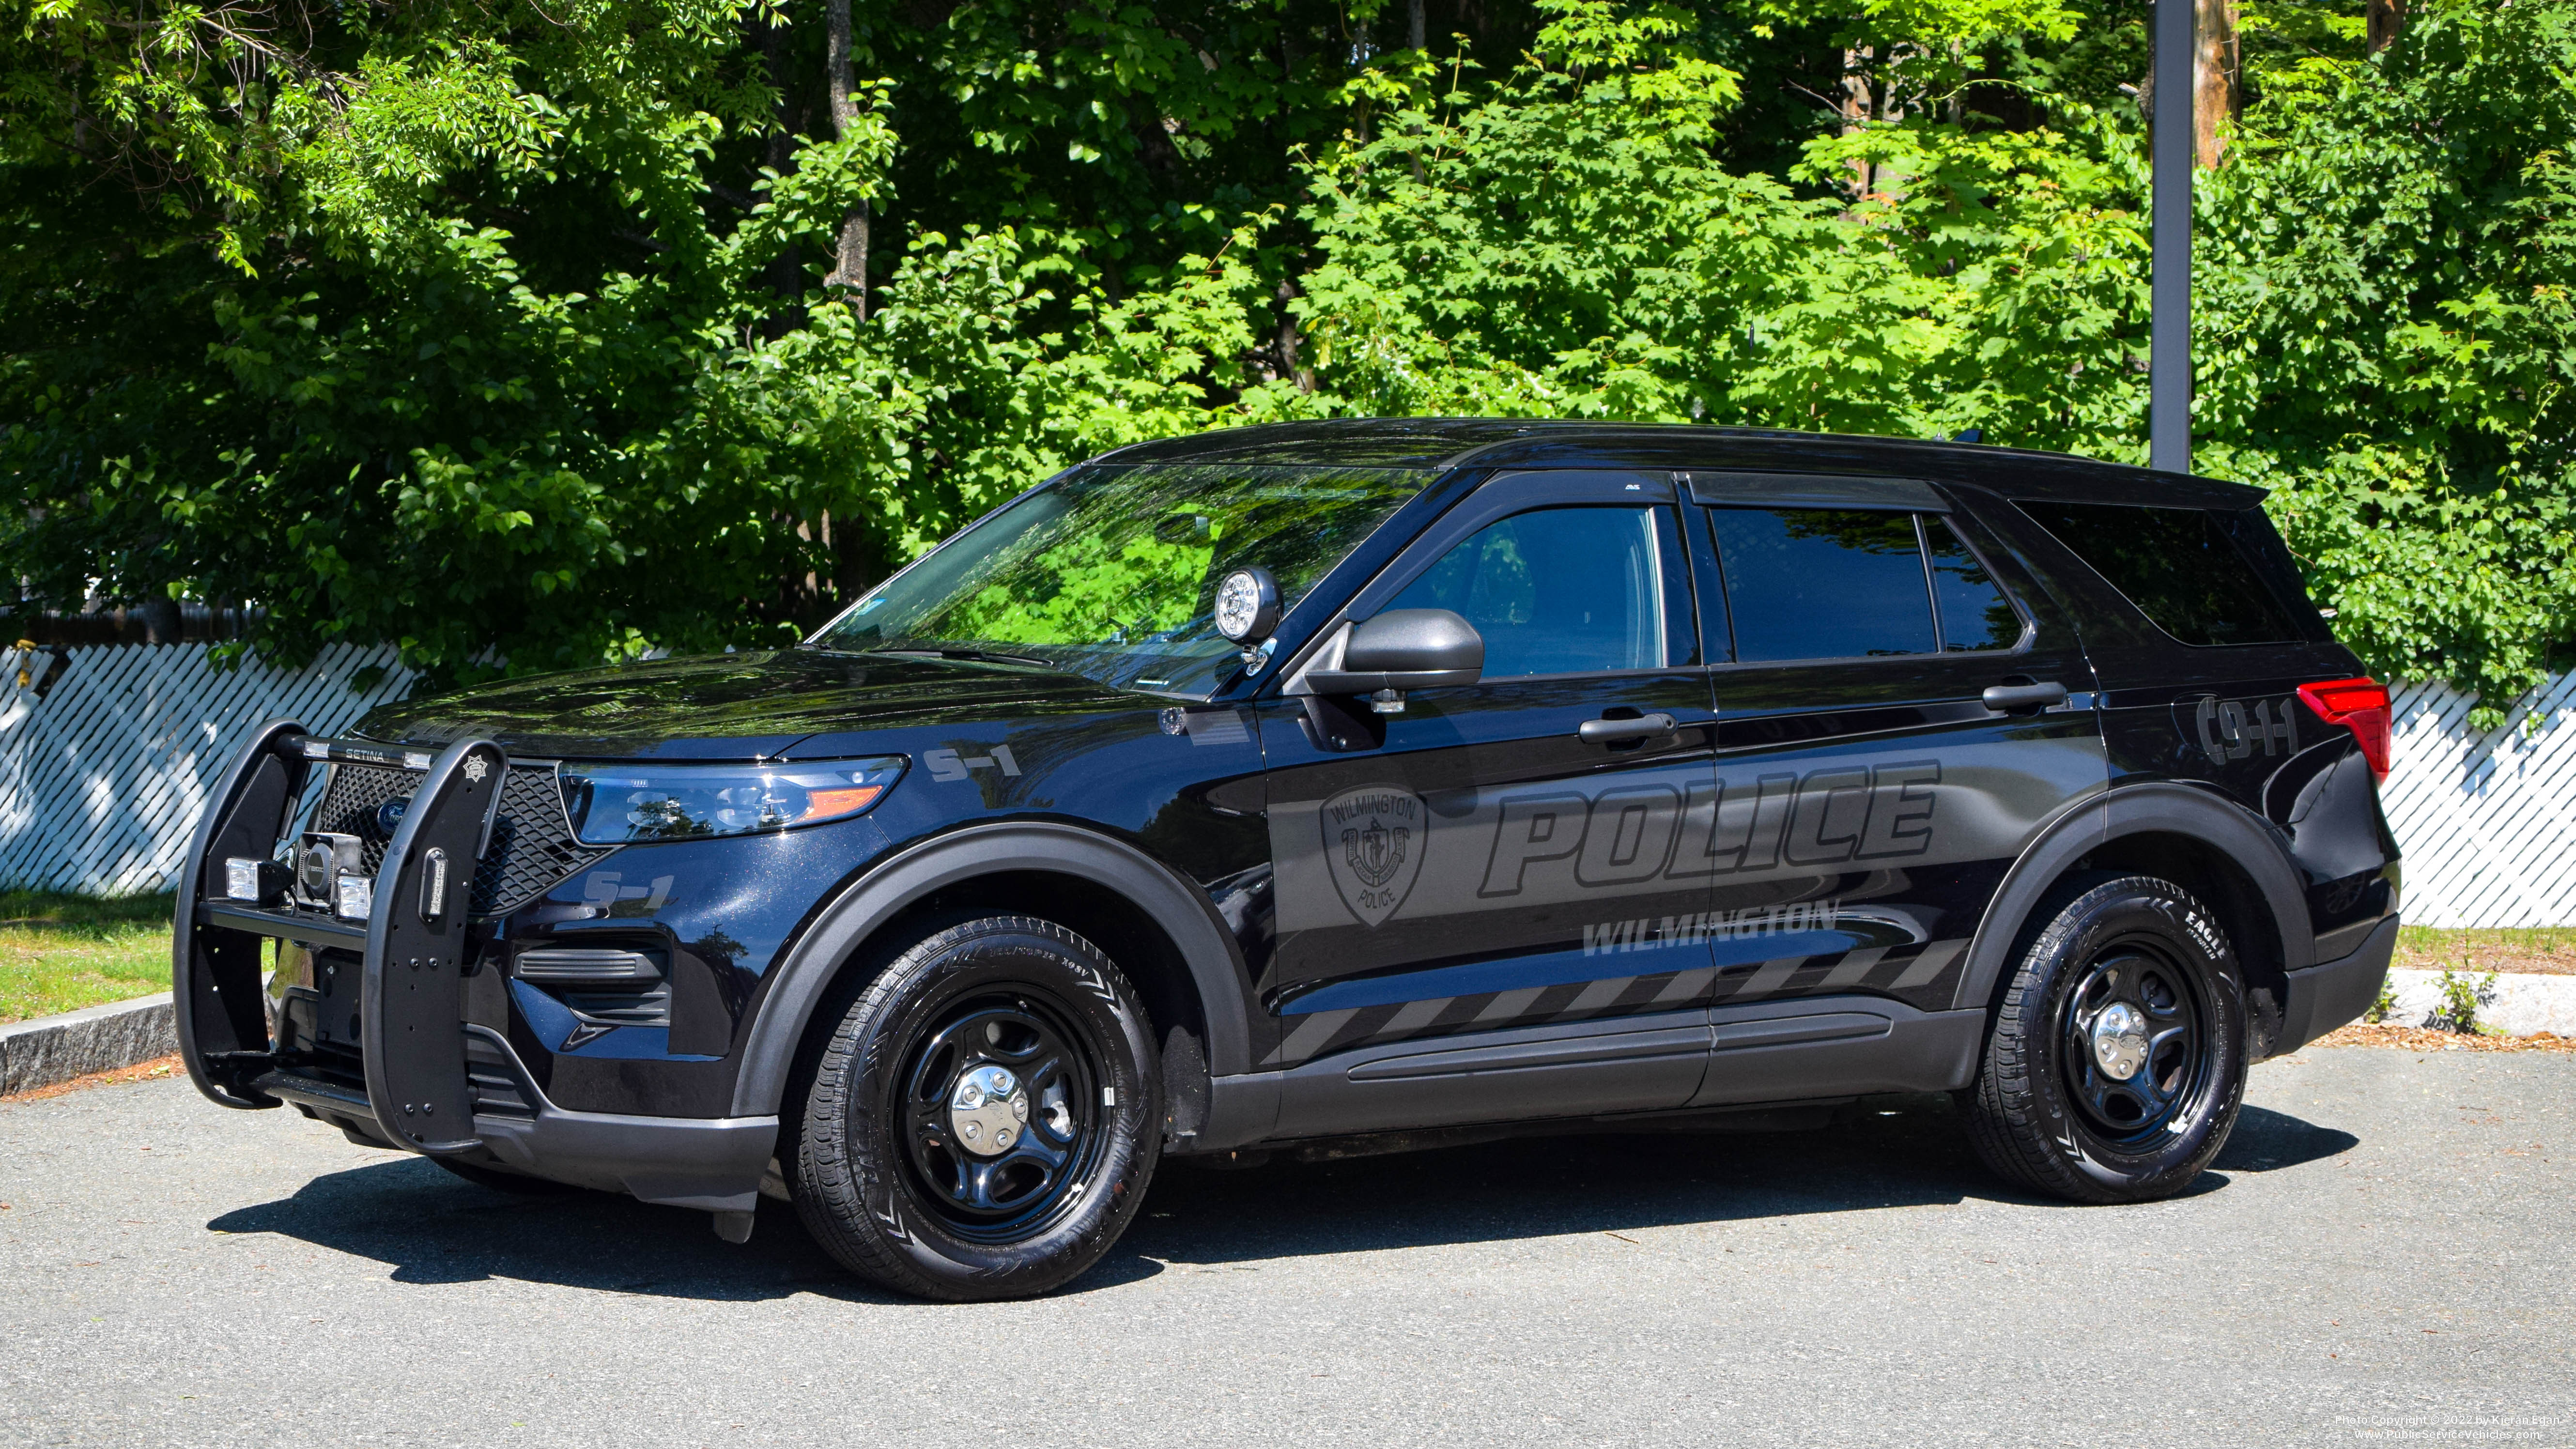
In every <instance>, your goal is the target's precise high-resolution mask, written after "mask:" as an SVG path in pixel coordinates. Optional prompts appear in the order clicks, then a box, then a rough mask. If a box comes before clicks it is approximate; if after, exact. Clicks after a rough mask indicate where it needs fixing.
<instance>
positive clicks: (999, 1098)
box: [948, 1064, 1029, 1157]
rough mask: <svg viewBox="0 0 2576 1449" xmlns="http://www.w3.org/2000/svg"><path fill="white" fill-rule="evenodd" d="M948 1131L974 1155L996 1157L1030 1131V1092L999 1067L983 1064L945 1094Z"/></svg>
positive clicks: (1015, 1078)
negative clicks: (946, 1095) (946, 1098)
mask: <svg viewBox="0 0 2576 1449" xmlns="http://www.w3.org/2000/svg"><path fill="white" fill-rule="evenodd" d="M948 1130H949V1132H950V1134H951V1135H952V1136H953V1137H954V1138H955V1139H956V1142H957V1145H958V1146H960V1147H963V1148H965V1149H966V1150H967V1151H968V1152H971V1153H973V1154H974V1155H975V1156H977V1157H998V1156H1000V1155H1001V1154H1003V1153H1005V1152H1008V1151H1010V1150H1011V1144H1013V1143H1015V1142H1017V1141H1019V1140H1020V1137H1021V1134H1023V1133H1025V1132H1027V1131H1028V1130H1029V1093H1028V1089H1027V1088H1025V1087H1023V1086H1021V1085H1020V1081H1019V1078H1017V1077H1014V1076H1012V1075H1011V1074H1010V1072H1009V1071H1008V1070H1007V1069H1005V1068H1002V1067H997V1066H992V1065H989V1064H987V1065H985V1066H980V1067H977V1068H975V1069H974V1070H973V1071H970V1072H968V1073H967V1074H966V1075H964V1076H962V1077H959V1078H958V1079H957V1088H956V1090H955V1091H952V1092H950V1093H949V1094H948Z"/></svg>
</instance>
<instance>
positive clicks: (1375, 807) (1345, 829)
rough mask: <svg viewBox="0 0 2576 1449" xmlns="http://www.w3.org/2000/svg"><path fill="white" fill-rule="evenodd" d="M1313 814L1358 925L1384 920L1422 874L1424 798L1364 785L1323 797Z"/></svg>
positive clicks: (1327, 860) (1326, 857)
mask: <svg viewBox="0 0 2576 1449" xmlns="http://www.w3.org/2000/svg"><path fill="white" fill-rule="evenodd" d="M1316 818H1317V819H1318V820H1319V821H1320V822H1321V823H1322V825H1323V828H1324V862H1325V864H1326V865H1328V866H1330V867H1331V868H1332V872H1333V886H1334V888H1335V889H1336V890H1339V891H1340V892H1341V893H1342V904H1344V905H1346V906H1348V907H1350V908H1351V914H1352V915H1354V916H1357V917H1359V918H1360V921H1361V922H1362V924H1365V925H1369V926H1377V925H1382V924H1384V923H1385V921H1386V918H1387V917H1389V916H1391V915H1394V914H1395V911H1396V908H1397V907H1398V906H1401V905H1403V904H1404V898H1405V897H1406V896H1407V895H1410V894H1411V893H1412V891H1413V882H1414V879H1415V878H1416V877H1417V876H1419V875H1421V874H1422V847H1423V844H1424V842H1425V839H1426V826H1427V824H1428V822H1429V819H1430V812H1429V811H1428V810H1426V809H1425V808H1424V807H1423V804H1422V797H1421V796H1419V795H1416V794H1414V793H1413V792H1412V791H1410V790H1403V789H1398V788H1397V787H1395V786H1392V785H1363V786H1361V787H1359V788H1358V789H1356V790H1345V791H1343V792H1342V793H1341V794H1339V795H1336V796H1334V797H1333V798H1332V799H1330V800H1327V801H1325V802H1324V804H1323V808H1322V809H1321V810H1319V811H1317V812H1316Z"/></svg>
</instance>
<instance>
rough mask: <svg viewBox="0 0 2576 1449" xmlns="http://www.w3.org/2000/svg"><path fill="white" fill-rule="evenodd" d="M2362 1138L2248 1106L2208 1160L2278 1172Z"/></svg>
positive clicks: (2231, 1168) (2234, 1168)
mask: <svg viewBox="0 0 2576 1449" xmlns="http://www.w3.org/2000/svg"><path fill="white" fill-rule="evenodd" d="M2360 1145H2361V1139H2360V1138H2358V1137H2355V1136H2353V1135H2352V1134H2351V1133H2349V1132H2339V1131H2337V1130H2335V1129H2334V1128H2332V1127H2320V1126H2318V1125H2316V1124H2315V1123H2313V1122H2306V1121H2302V1120H2300V1119H2299V1118H2296V1117H2293V1116H2291V1115H2289V1114H2288V1113H2286V1112H2275V1111H2273V1110H2272V1109H2271V1108H2269V1107H2255V1106H2250V1105H2249V1106H2247V1107H2246V1108H2245V1109H2244V1111H2243V1112H2242V1114H2240V1115H2239V1116H2238V1117H2237V1119H2236V1131H2235V1133H2234V1134H2233V1135H2231V1136H2230V1137H2229V1138H2228V1139H2227V1146H2226V1147H2225V1148H2223V1149H2221V1150H2220V1152H2219V1154H2218V1160H2217V1161H2216V1162H2213V1163H2211V1164H2210V1166H2211V1167H2213V1168H2215V1169H2217V1170H2218V1171H2220V1172H2278V1171H2280V1170H2281V1169H2282V1168H2285V1167H2298V1166H2302V1165H2304V1164H2306V1163H2310V1162H2315V1161H2317V1160H2319V1159H2321V1158H2327V1157H2332V1156H2335V1155H2336V1154H2337V1153H2342V1152H2350V1151H2351V1150H2352V1149H2354V1148H2356V1147H2359V1146H2360Z"/></svg>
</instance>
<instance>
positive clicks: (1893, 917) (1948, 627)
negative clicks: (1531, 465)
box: [1688, 473, 2108, 1103]
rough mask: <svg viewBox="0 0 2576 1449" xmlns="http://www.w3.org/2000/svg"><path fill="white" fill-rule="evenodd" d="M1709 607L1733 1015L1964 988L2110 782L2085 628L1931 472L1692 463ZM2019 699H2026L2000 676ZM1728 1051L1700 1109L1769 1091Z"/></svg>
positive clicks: (1711, 844) (1931, 1007) (1721, 985)
mask: <svg viewBox="0 0 2576 1449" xmlns="http://www.w3.org/2000/svg"><path fill="white" fill-rule="evenodd" d="M1688 497H1689V498H1690V500H1691V502H1692V505H1693V506H1692V508H1691V510H1690V512H1691V521H1692V527H1693V529H1694V534H1693V541H1694V544H1695V546H1696V548H1695V551H1696V552H1697V553H1698V556H1699V559H1700V567H1701V569H1702V571H1703V584H1702V593H1703V595H1707V596H1713V597H1714V598H1717V599H1722V600H1723V601H1724V605H1725V607H1724V610H1723V619H1722V622H1719V620H1720V611H1719V610H1717V609H1715V608H1710V609H1708V610H1707V611H1706V612H1707V614H1708V616H1709V617H1710V619H1711V620H1712V625H1713V627H1712V631H1711V632H1712V641H1711V649H1712V653H1714V654H1716V655H1717V656H1718V658H1719V662H1718V663H1717V664H1716V665H1715V667H1714V669H1713V672H1712V677H1713V682H1714V691H1715V702H1716V706H1717V710H1718V726H1717V739H1716V751H1715V773H1716V777H1717V786H1716V788H1717V793H1718V800H1719V811H1718V819H1719V822H1720V828H1719V829H1717V830H1716V831H1715V832H1714V833H1713V834H1712V836H1711V837H1710V839H1709V841H1708V843H1707V852H1708V853H1707V855H1706V857H1705V859H1704V860H1702V861H1700V862H1697V864H1698V865H1699V866H1701V867H1704V868H1705V869H1706V870H1707V871H1708V872H1709V880H1710V882H1711V890H1712V896H1713V899H1712V908H1713V911H1714V925H1713V928H1712V931H1711V938H1712V941H1711V944H1712V949H1713V951H1714V955H1715V965H1716V967H1717V976H1716V980H1715V984H1714V986H1713V988H1712V992H1711V1000H1712V1003H1713V1005H1714V1006H1715V1007H1716V1008H1717V1009H1718V1014H1719V1017H1720V1026H1719V1030H1718V1035H1719V1039H1720V1045H1721V1047H1722V1046H1723V1045H1724V1042H1725V1038H1726V1028H1725V1025H1724V1017H1725V1015H1726V1009H1727V1008H1729V1007H1733V1006H1741V1005H1745V1004H1748V1003H1753V1002H1760V1001H1770V1000H1776V999H1779V998H1784V997H1799V996H1820V995H1836V994H1861V995H1869V996H1878V997H1884V998H1892V999H1893V1000H1895V1001H1898V1002H1901V1003H1904V1004H1905V1005H1907V1006H1910V1007H1913V1008H1916V1009H1919V1010H1923V1011H1940V1010H1947V1009H1949V1008H1951V1007H1952V1006H1953V1005H1957V1004H1963V1003H1956V1002H1955V1001H1954V997H1955V995H1956V993H1957V992H1958V989H1959V984H1960V980H1961V976H1962V972H1963V970H1964V968H1965V965H1966V955H1967V945H1968V940H1969V937H1970V936H1971V934H1972V933H1973V932H1974V931H1975V929H1976V926H1977V922H1978V920H1979V918H1980V917H1981V915H1982V914H1983V912H1984V910H1985V907H1986V904H1987V902H1988V901H1989V900H1990V899H1991V898H1992V897H1993V895H1994V893H1995V890H1996V888H1997V886H1998V885H1999V884H2000V883H2001V881H2002V878H2003V875H2004V872H2005V870H2006V869H2007V868H2009V867H2010V865H2011V864H2012V862H2013V861H2014V860H2015V859H2016V858H2017V857H2018V856H2019V855H2020V854H2021V852H2022V850H2023V849H2024V847H2025V846H2026V845H2028V844H2029V842H2030V841H2031V840H2032V839H2033V838H2034V837H2035V836H2036V835H2037V833H2038V832H2039V831H2040V829H2041V828H2042V827H2043V826H2044V825H2045V824H2046V823H2047V822H2049V821H2050V820H2052V819H2054V818H2056V817H2057V816H2058V815H2059V814H2060V813H2062V812H2064V811H2065V810H2067V809H2069V808H2070V807H2072V806H2073V805H2075V804H2076V803H2077V802H2079V801H2081V800H2084V799H2086V798H2088V797H2090V796H2093V795H2096V794H2098V793H2100V792H2101V791H2102V790H2103V789H2104V788H2105V787H2106V785H2107V775H2108V771H2107V767H2106V765H2105V763H2104V757H2103V749H2102V737H2101V729H2100V726H2099V723H2098V716H2097V714H2096V712H2095V710H2094V708H2093V698H2092V694H2093V686H2092V680H2091V676H2090V673H2089V671H2088V669H2087V666H2086V663H2085V660H2084V656H2083V653H2082V650H2081V648H2080V647H2079V643H2078V640H2077V638H2076V636H2075V633H2074V630H2073V628H2072V627H2071V625H2070V624H2069V623H2068V622H2067V621H2066V620H2064V619H2063V618H2061V617H2058V616H2056V615H2055V614H2054V613H2053V611H2052V610H2051V608H2050V607H2049V605H2048V601H2047V597H2046V595H2045V594H2043V593H2042V592H2041V591H2040V590H2039V589H2038V588H2037V587H2035V585H2034V583H2033V581H2031V580H2028V579H2026V578H2023V577H2020V576H2019V575H2018V574H2017V573H2016V571H2015V569H2014V566H2013V564H2012V560H2011V558H2010V556H2009V554H2008V553H2007V552H2006V551H2005V550H2003V549H2002V548H2001V547H2000V546H1999V543H1998V541H1997V540H1994V539H1992V538H1990V537H1988V536H1986V535H1985V534H1984V533H1983V532H1982V530H1981V529H1980V528H1979V526H1978V525H1977V524H1976V523H1975V522H1974V520H1972V519H1971V518H1969V517H1968V516H1966V515H1964V514H1961V513H1956V512H1954V511H1953V510H1952V508H1951V506H1950V504H1949V503H1948V501H1947V500H1946V499H1945V498H1943V497H1942V496H1941V495H1940V494H1939V493H1937V492H1936V491H1935V490H1934V489H1932V488H1931V487H1930V486H1928V485H1925V484H1921V483H1914V482H1903V481H1891V480H1885V479H1850V480H1838V479H1831V478H1819V477H1808V476H1798V477H1776V476H1762V475H1752V474H1734V473H1693V474H1691V475H1689V478H1688ZM1997 686H2002V687H2005V688H2008V689H2017V690H2020V691H2022V692H2023V702H2019V703H2015V702H2014V701H2013V700H2011V699H2009V698H1999V699H1998V700H1997V702H1998V703H2002V704H2004V705H2006V706H2007V708H2004V709H1998V708H1991V707H1989V703H1988V701H1987V697H1986V691H1987V690H1989V689H1990V688H1994V687H1997ZM1726 1061H1727V1053H1726V1052H1724V1051H1723V1050H1721V1051H1720V1052H1719V1053H1718V1055H1717V1058H1716V1065H1715V1066H1714V1067H1713V1068H1712V1071H1711V1073H1710V1078H1709V1083H1708V1085H1707V1087H1706V1088H1705V1089H1704V1090H1703V1092H1702V1094H1701V1096H1700V1098H1699V1099H1698V1100H1699V1101H1701V1102H1703V1103H1706V1102H1715V1101H1728V1100H1757V1099H1760V1098H1761V1097H1763V1096H1764V1095H1766V1089H1765V1086H1764V1084H1763V1083H1761V1082H1759V1081H1743V1080H1737V1079H1736V1076H1735V1075H1734V1074H1730V1073H1729V1072H1727V1071H1726V1070H1725V1065H1726Z"/></svg>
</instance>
